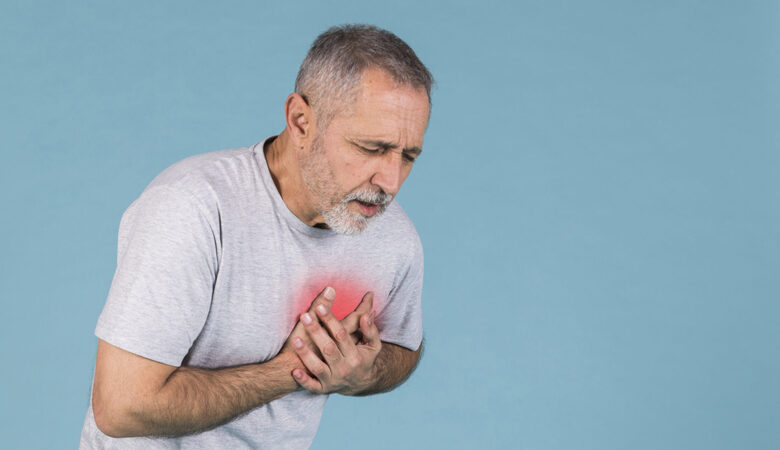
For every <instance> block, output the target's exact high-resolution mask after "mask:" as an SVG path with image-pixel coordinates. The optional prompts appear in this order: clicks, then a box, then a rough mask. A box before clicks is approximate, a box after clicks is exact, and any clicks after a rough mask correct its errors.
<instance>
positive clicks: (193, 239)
mask: <svg viewBox="0 0 780 450" xmlns="http://www.w3.org/2000/svg"><path fill="white" fill-rule="evenodd" d="M216 226H218V225H217V224H214V223H213V221H212V220H209V217H208V215H207V214H205V208H204V207H203V206H202V205H201V203H200V202H199V201H198V200H197V199H195V197H193V196H192V195H191V194H190V193H188V192H186V191H181V190H177V189H175V188H172V187H168V186H155V187H149V188H147V189H146V190H145V191H144V192H143V194H141V196H140V197H139V198H138V199H137V200H136V201H135V202H133V203H132V204H131V205H130V207H128V208H127V210H126V211H125V213H124V215H123V216H122V220H121V222H120V226H119V237H118V245H117V268H116V272H115V274H114V278H113V280H112V282H111V288H110V290H109V293H108V298H107V300H106V305H105V307H104V308H103V312H102V313H101V315H100V317H99V318H98V323H97V327H96V328H95V335H96V336H97V337H98V338H100V339H102V340H104V341H106V342H108V343H110V344H112V345H114V346H117V347H119V348H122V349H124V350H127V351H129V352H132V353H135V354H137V355H140V356H143V357H145V358H149V359H152V360H154V361H158V362H161V363H164V364H168V365H171V366H180V365H181V362H182V360H183V359H184V357H185V356H186V355H187V352H188V351H189V349H190V347H191V346H192V344H193V342H194V340H195V339H196V338H197V337H198V335H199V334H200V331H201V329H202V328H203V325H204V323H205V321H206V317H207V316H208V313H209V308H210V305H211V298H212V293H213V286H214V281H215V278H216V273H217V267H218V250H217V246H218V239H217V236H219V233H218V232H215V231H216V228H215V227H216Z"/></svg>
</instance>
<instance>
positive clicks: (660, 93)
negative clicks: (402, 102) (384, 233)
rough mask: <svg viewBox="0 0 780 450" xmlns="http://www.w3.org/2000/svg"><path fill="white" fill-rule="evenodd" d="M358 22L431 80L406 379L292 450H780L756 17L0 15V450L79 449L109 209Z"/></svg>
mask: <svg viewBox="0 0 780 450" xmlns="http://www.w3.org/2000/svg"><path fill="white" fill-rule="evenodd" d="M354 22H364V23H372V24H376V25H378V26H381V27H384V28H387V29H389V30H392V31H393V32H395V33H397V34H398V35H399V36H400V37H401V38H403V39H404V40H406V41H407V42H408V43H409V44H410V45H411V46H412V47H413V48H414V49H415V51H416V52H417V54H418V55H419V56H420V58H421V59H422V60H423V61H424V62H425V63H426V64H427V65H428V67H429V68H430V69H431V71H432V72H433V74H434V76H435V77H436V79H437V85H436V88H435V89H434V93H433V104H434V106H433V115H432V118H431V122H430V126H429V128H428V133H427V135H426V140H425V152H424V154H423V156H422V157H421V158H420V160H419V162H417V163H415V167H414V170H413V171H412V175H411V176H410V178H409V179H408V181H407V182H406V184H405V185H404V187H403V189H402V191H401V194H400V196H399V198H398V200H399V201H400V202H401V204H402V205H403V206H404V208H405V209H406V211H407V213H408V214H409V216H410V217H411V218H412V220H413V221H414V222H415V224H416V226H417V229H418V232H419V234H420V236H421V239H422V241H423V245H424V247H425V262H426V266H425V267H426V271H425V288H424V293H423V311H424V325H425V337H426V343H427V351H426V353H425V356H424V359H423V360H422V362H421V364H420V366H419V368H418V370H417V372H416V373H415V374H414V375H413V377H412V378H411V380H410V381H409V382H408V383H406V384H405V385H403V386H402V387H401V388H399V389H398V390H396V391H394V392H392V393H390V394H385V395H379V396H373V397H368V398H344V397H340V396H333V397H331V399H330V400H329V402H328V404H327V406H326V409H325V414H324V416H323V420H322V423H321V426H320V429H319V432H318V434H317V436H316V438H315V441H314V445H313V448H315V449H338V448H372V449H373V448H381V449H399V448H412V449H416V448H419V449H430V448H445V449H476V448H517V449H599V450H604V449H659V448H663V449H708V450H711V449H776V448H780V427H777V425H778V420H780V383H778V380H780V307H779V306H778V301H780V282H779V281H778V279H779V278H780V203H779V200H780V182H779V179H780V131H778V130H780V82H779V81H778V80H780V3H778V2H776V1H765V2H762V1H745V2H737V1H732V2H726V1H657V2H630V1H589V2H580V1H556V0H553V1H490V0H488V1H481V2H462V1H451V2H425V1H421V0H397V1H393V2H390V1H382V2H378V1H331V2H303V1H279V2H273V3H272V2H262V1H239V2H236V1H221V2H202V1H201V2H192V1H190V2H173V1H156V2H151V1H133V2H116V1H73V2H55V1H48V2H32V1H16V0H3V1H2V2H1V3H0V104H1V105H2V108H0V139H2V141H0V148H2V165H0V171H1V172H0V175H1V176H0V183H2V185H0V188H1V189H0V195H2V197H1V198H0V200H1V201H2V203H0V208H2V221H1V222H0V227H2V228H1V229H0V235H2V237H3V246H2V256H1V257H0V264H2V266H0V277H2V280H0V281H1V282H2V284H1V285H0V295H2V319H3V320H2V326H0V358H2V370H0V393H1V394H0V395H2V397H0V412H1V414H2V415H0V427H2V432H1V433H0V440H1V441H2V442H0V446H2V447H4V448H14V449H16V448H19V449H22V448H24V449H26V448H31V449H33V448H38V449H52V448H75V447H76V446H77V445H78V439H79V435H80V432H81V427H82V423H83V420H84V416H85V414H86V411H87V404H88V401H89V389H90V383H91V376H92V370H93V367H94V361H95V349H96V342H97V339H96V338H95V336H94V334H93V331H94V328H95V325H96V321H97V317H98V315H99V314H100V312H101V310H102V308H103V305H104V302H105V298H106V294H107V292H108V288H109V286H110V282H111V278H112V276H113V271H114V269H115V267H116V238H117V230H118V226H119V219H120V217H121V215H122V213H123V211H124V210H125V209H126V208H127V206H129V204H130V203H131V202H132V201H133V200H134V199H135V198H136V197H138V195H139V194H140V193H141V191H142V190H143V189H144V187H145V186H146V185H147V184H148V183H149V182H150V181H151V180H152V178H154V176H156V175H157V174H158V173H159V172H160V171H161V170H163V169H164V168H166V167H167V166H169V165H170V164H172V163H174V162H175V161H178V160H180V159H182V158H184V157H186V156H189V155H193V154H198V153H205V152H211V151H215V150H220V149H226V148H235V147H241V146H247V145H251V144H254V143H256V142H259V141H261V140H262V139H264V138H265V137H267V136H269V135H273V134H277V133H278V132H280V131H281V130H282V128H283V126H284V123H283V116H282V108H283V102H284V99H285V97H286V96H287V95H288V94H289V93H290V92H291V91H292V89H293V82H294V79H295V75H296V73H297V68H298V65H299V64H300V62H301V60H302V59H303V56H304V54H305V52H306V51H307V49H308V46H309V45H310V44H311V42H312V40H313V39H314V38H315V37H316V35H317V34H319V33H320V32H322V31H324V30H325V29H327V28H328V27H329V26H332V25H336V24H343V23H354Z"/></svg>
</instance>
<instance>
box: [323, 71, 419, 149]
mask: <svg viewBox="0 0 780 450" xmlns="http://www.w3.org/2000/svg"><path fill="white" fill-rule="evenodd" d="M429 113H430V105H429V103H428V94H427V93H426V92H425V89H424V88H422V87H419V88H415V87H412V86H408V85H399V84H398V83H397V82H396V81H395V80H393V78H392V77H391V76H390V75H388V74H387V73H385V72H383V71H381V70H377V69H373V70H367V71H366V73H364V74H363V78H362V80H361V83H360V85H359V88H358V92H357V95H356V97H355V100H354V101H353V103H352V104H351V105H350V107H349V108H346V109H345V110H344V111H343V112H342V113H340V114H337V115H336V117H334V118H333V121H332V122H331V126H337V127H338V129H339V130H340V131H342V132H344V133H347V134H350V135H352V136H354V137H361V138H373V139H386V140H391V141H396V142H400V141H403V142H405V143H407V144H409V145H414V146H418V147H422V139H423V135H424V134H425V128H426V127H427V125H428V116H429Z"/></svg>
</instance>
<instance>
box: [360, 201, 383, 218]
mask: <svg viewBox="0 0 780 450" xmlns="http://www.w3.org/2000/svg"><path fill="white" fill-rule="evenodd" d="M355 202H356V203H357V205H358V208H360V212H361V213H362V214H363V215H364V216H366V217H371V216H373V215H374V214H376V211H377V209H379V205H375V204H373V203H368V202H363V201H360V200H355Z"/></svg>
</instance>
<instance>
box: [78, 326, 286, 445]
mask: <svg viewBox="0 0 780 450" xmlns="http://www.w3.org/2000/svg"><path fill="white" fill-rule="evenodd" d="M290 356H291V355H289V354H288V353H284V354H280V355H278V356H277V357H276V358H274V359H272V360H270V361H268V362H265V363H263V364H247V365H243V366H236V367H230V368H225V369H218V370H207V369H198V368H192V367H178V368H177V367H174V366H169V365H167V364H162V363H158V362H156V361H152V360H150V359H146V358H143V357H141V356H138V355H135V354H133V353H130V352H127V351H125V350H122V349H120V348H118V347H114V346H112V345H111V344H108V343H107V342H104V341H102V340H101V341H98V356H97V364H96V367H95V385H94V389H93V395H92V408H93V413H94V415H95V422H96V424H97V425H98V428H100V430H101V431H102V432H103V433H105V434H107V435H109V436H111V437H130V436H182V435H186V434H190V433H194V432H197V431H202V430H206V429H209V428H213V427H216V426H219V425H222V424H224V423H227V422H229V421H231V420H233V419H234V418H236V417H237V416H239V415H241V414H243V413H245V412H247V411H249V410H251V409H253V408H256V407H258V406H260V405H263V404H265V403H268V402H270V401H272V400H275V399H277V398H280V397H283V396H284V395H287V394H289V393H291V392H293V391H296V390H297V389H298V386H297V384H296V383H295V380H293V378H292V377H291V376H290V371H291V370H292V369H293V368H294V367H297V366H298V365H299V364H300V362H299V361H296V360H295V359H292V358H290ZM292 356H294V355H292Z"/></svg>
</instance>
